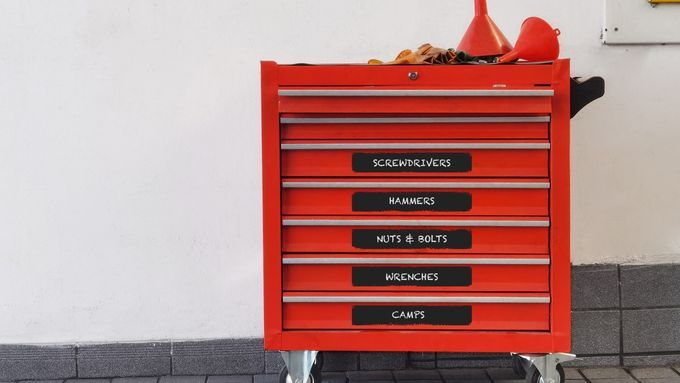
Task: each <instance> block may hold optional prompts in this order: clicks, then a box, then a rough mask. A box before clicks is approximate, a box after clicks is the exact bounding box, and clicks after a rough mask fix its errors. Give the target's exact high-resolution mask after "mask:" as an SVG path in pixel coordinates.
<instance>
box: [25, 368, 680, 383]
mask: <svg viewBox="0 0 680 383" xmlns="http://www.w3.org/2000/svg"><path fill="white" fill-rule="evenodd" d="M565 374H566V379H567V382H568V383H586V382H587V383H680V367H673V368H669V367H647V368H630V369H624V368H615V367H611V368H566V369H565ZM323 376H324V380H323V381H324V383H325V382H327V383H352V382H361V383H368V382H371V383H437V382H442V383H524V382H525V380H524V379H522V378H520V377H518V376H517V375H515V373H514V372H513V371H512V369H509V368H487V369H477V368H457V369H439V370H395V371H388V370H385V371H351V372H324V375H323ZM22 383H278V375H270V374H268V375H226V376H205V375H201V376H160V377H136V378H134V377H133V378H115V379H67V380H43V381H22Z"/></svg>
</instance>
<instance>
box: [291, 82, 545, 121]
mask: <svg viewBox="0 0 680 383" xmlns="http://www.w3.org/2000/svg"><path fill="white" fill-rule="evenodd" d="M554 93H555V92H554V91H553V90H552V89H545V88H543V89H541V88H538V87H530V88H512V89H490V88H487V89H483V88H469V89H460V88H458V89H398V88H388V87H385V88H380V89H365V88H364V89H357V88H355V89H353V88H344V89H339V88H335V89H333V88H280V89H279V90H278V95H279V111H280V112H282V113H328V112H329V111H332V112H333V113H390V114H392V113H475V114H505V115H507V114H513V115H527V114H548V113H550V112H551V110H552V104H551V103H552V96H553V95H554Z"/></svg>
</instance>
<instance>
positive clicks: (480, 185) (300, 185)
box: [282, 181, 550, 189]
mask: <svg viewBox="0 0 680 383" xmlns="http://www.w3.org/2000/svg"><path fill="white" fill-rule="evenodd" d="M282 186H283V188H284V189H550V182H298V181H291V182H285V181H284V182H283V184H282Z"/></svg>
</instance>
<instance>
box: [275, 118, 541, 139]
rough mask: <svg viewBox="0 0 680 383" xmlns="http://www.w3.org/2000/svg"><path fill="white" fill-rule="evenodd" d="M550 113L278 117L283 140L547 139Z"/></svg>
mask: <svg viewBox="0 0 680 383" xmlns="http://www.w3.org/2000/svg"><path fill="white" fill-rule="evenodd" d="M549 121H550V117H549V116H437V115H431V116H411V117H408V116H407V117H404V116H394V115H393V116H365V115H364V116H361V115H357V116H347V115H344V116H343V115H338V116H323V117H319V116H314V115H286V116H283V117H282V118H281V138H282V139H284V140H301V139H317V140H318V139H332V140H357V139H366V140H371V139H375V140H382V139H428V138H432V139H437V140H445V139H539V140H540V139H543V140H547V139H548V122H549Z"/></svg>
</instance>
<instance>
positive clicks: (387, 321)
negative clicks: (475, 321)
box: [352, 306, 472, 326]
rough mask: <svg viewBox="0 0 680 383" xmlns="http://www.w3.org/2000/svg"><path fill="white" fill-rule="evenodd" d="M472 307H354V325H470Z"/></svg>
mask: <svg viewBox="0 0 680 383" xmlns="http://www.w3.org/2000/svg"><path fill="white" fill-rule="evenodd" d="M470 323H472V307H471V306H354V307H352V324H353V325H355V326H368V325H381V324H383V325H435V326H445V325H463V326H464V325H469V324H470Z"/></svg>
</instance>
